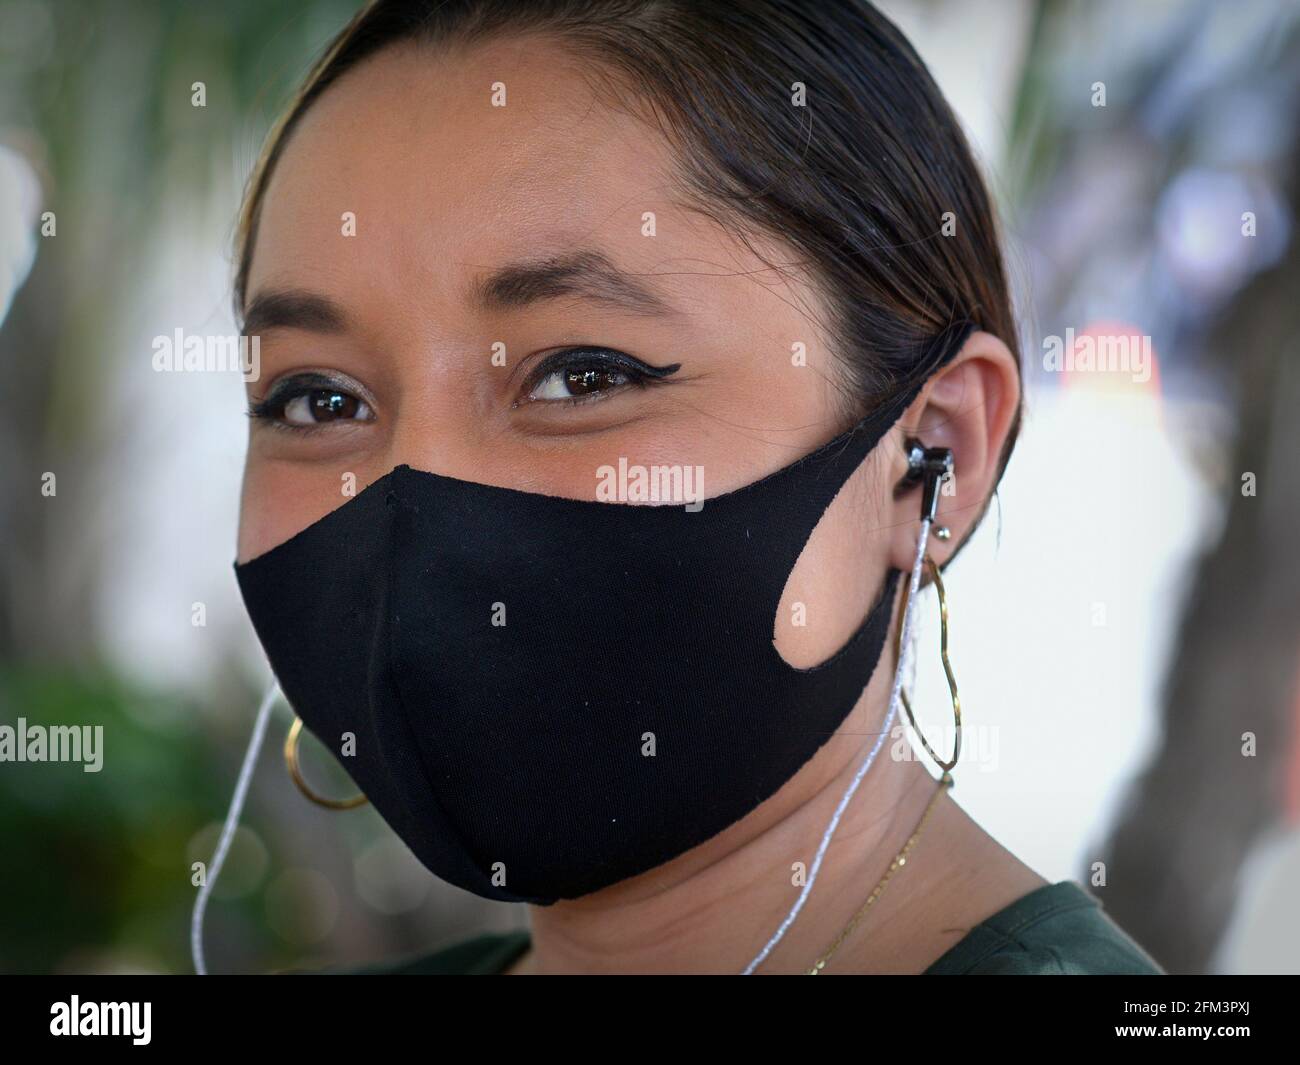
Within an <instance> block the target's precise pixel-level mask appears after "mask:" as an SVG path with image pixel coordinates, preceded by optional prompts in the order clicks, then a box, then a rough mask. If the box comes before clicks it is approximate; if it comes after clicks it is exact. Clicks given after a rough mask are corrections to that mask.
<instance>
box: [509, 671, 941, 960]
mask: <svg viewBox="0 0 1300 1065" xmlns="http://www.w3.org/2000/svg"><path fill="white" fill-rule="evenodd" d="M891 674H892V670H879V671H877V676H876V677H874V678H873V681H872V683H871V684H870V685H869V686H868V688H867V691H866V692H865V693H864V695H863V698H862V699H861V700H860V701H859V704H858V706H857V707H856V708H855V710H854V712H853V713H852V714H850V716H849V719H848V720H846V722H845V724H844V727H843V728H842V729H841V730H840V732H839V733H838V734H837V735H836V736H834V737H832V739H831V740H830V741H829V742H828V743H827V744H826V745H825V746H824V747H822V749H821V750H820V751H818V753H817V755H816V756H814V758H812V759H811V760H810V761H809V762H808V763H807V765H805V766H804V767H803V768H802V769H801V770H800V771H799V773H798V774H797V775H796V776H795V777H794V778H793V779H792V780H791V781H790V782H789V783H788V784H787V785H786V786H785V787H784V788H782V789H781V791H780V792H779V793H778V794H777V795H775V796H773V797H772V798H771V799H769V800H768V801H767V802H765V803H763V804H762V805H760V806H759V807H758V808H757V809H756V810H754V811H753V812H752V813H751V814H749V815H748V816H747V817H745V818H743V819H742V820H741V821H739V822H737V823H736V824H735V825H732V826H731V827H730V828H728V829H726V830H725V831H724V832H722V833H720V834H719V835H718V836H716V837H714V838H713V839H711V840H709V841H708V842H707V843H704V844H702V845H700V846H699V847H696V848H694V849H693V850H691V851H689V852H687V853H686V854H684V855H682V856H681V857H679V858H677V859H674V860H673V861H672V862H669V863H667V864H666V865H663V866H660V867H658V868H656V869H653V870H651V871H650V872H648V873H645V874H642V875H641V876H638V877H634V878H632V879H630V880H627V881H623V882H621V883H619V884H615V885H613V886H612V887H609V888H606V889H604V890H602V891H598V892H593V893H592V894H590V895H587V896H584V897H583V898H581V899H575V900H566V901H561V902H557V903H555V904H554V905H553V906H546V907H531V908H530V909H531V918H532V921H531V923H532V944H533V945H532V949H531V950H530V951H529V953H528V955H526V956H525V958H524V959H523V961H522V963H521V964H520V965H518V966H516V968H515V969H514V970H512V972H517V973H555V974H561V973H588V974H614V973H681V974H685V973H739V972H741V971H742V970H744V968H745V967H746V966H747V965H748V964H749V962H750V961H751V960H752V959H753V958H754V957H755V956H756V955H757V954H758V952H759V951H760V950H761V949H762V948H763V946H764V944H766V943H767V941H768V940H769V938H770V937H771V936H772V935H773V933H774V932H775V931H776V930H777V928H778V927H779V926H780V924H781V922H782V921H783V920H784V919H785V917H786V915H787V914H788V913H789V911H790V908H791V906H792V905H793V904H794V902H795V900H796V899H797V898H798V896H799V893H800V891H801V889H802V886H803V884H804V883H805V882H806V878H807V876H808V875H809V874H810V873H811V870H812V865H813V861H814V858H815V856H816V852H817V848H818V846H819V845H820V843H821V840H822V836H823V833H824V832H825V830H826V826H827V825H828V824H829V822H830V820H831V817H832V816H833V814H834V811H835V809H836V807H837V806H838V805H839V803H840V800H841V798H842V797H843V795H844V792H845V789H846V788H847V787H848V785H849V783H850V782H851V781H852V779H853V777H854V775H855V774H856V773H857V771H858V769H859V767H860V766H861V764H862V761H863V759H864V758H865V757H866V756H867V754H868V752H869V751H870V750H871V748H872V746H873V745H874V743H875V741H876V739H877V737H878V735H879V732H880V729H881V726H882V724H883V722H884V717H885V705H884V704H885V702H886V701H887V700H888V697H889V684H890V682H891V681H892V679H893V678H892V675H891ZM882 680H883V685H882V684H881V683H879V682H880V681H882ZM894 725H895V726H896V725H897V720H895V721H894ZM900 750H901V751H903V752H905V754H906V755H907V757H905V758H903V759H899V758H898V752H899V751H900ZM934 786H935V782H934V779H933V777H931V776H930V774H929V773H928V772H927V771H926V769H925V768H924V767H923V766H922V765H921V764H920V763H919V762H917V761H916V760H915V758H914V756H913V755H912V752H911V748H910V746H909V745H908V744H907V742H906V741H905V740H902V739H901V733H895V732H893V731H892V730H891V734H890V735H888V736H886V737H885V741H884V743H883V744H882V745H881V748H880V750H879V751H878V753H877V755H876V759H875V762H874V763H873V765H872V766H871V768H870V769H869V770H868V771H867V773H866V775H865V776H864V777H863V779H862V780H861V782H860V783H859V786H858V788H857V790H856V792H855V793H854V795H853V797H852V799H850V801H849V804H848V806H847V807H846V808H845V810H844V812H843V814H842V815H841V818H840V822H839V825H838V827H837V829H836V831H835V834H834V835H833V837H832V839H831V842H830V844H829V846H828V847H827V849H826V852H825V854H824V856H823V859H822V864H821V867H820V870H819V872H818V874H817V879H816V881H815V883H814V885H813V888H812V890H811V891H810V892H809V895H808V898H807V899H806V900H805V903H804V906H803V908H802V910H801V911H800V913H799V915H798V917H797V918H796V920H795V921H794V923H793V924H792V925H791V926H790V927H789V928H788V929H787V931H786V933H785V935H784V936H783V937H782V939H781V940H780V942H779V943H778V944H777V945H776V946H775V948H774V949H773V950H772V951H771V953H770V954H769V955H768V957H767V958H766V959H765V960H764V961H763V963H762V964H761V965H760V966H758V968H757V969H756V970H755V971H756V972H758V973H801V972H804V971H806V970H807V969H808V968H810V967H811V966H812V964H813V963H814V962H815V961H816V960H817V959H818V958H819V957H821V956H822V954H823V953H824V952H825V950H826V949H827V947H829V946H830V944H831V943H832V942H833V941H834V940H835V939H836V937H837V936H838V935H839V933H840V931H841V930H842V929H843V927H844V926H845V925H846V924H847V923H848V921H849V920H850V919H851V918H852V917H853V915H854V914H855V913H856V912H857V911H858V909H859V908H860V907H861V906H862V905H863V903H865V902H866V900H867V898H868V896H869V895H870V894H871V891H872V889H873V888H874V887H875V886H876V884H877V882H878V881H879V880H880V878H881V877H882V876H883V875H884V873H885V871H886V870H887V869H888V868H889V864H890V862H891V861H892V860H893V858H894V856H895V855H896V854H897V853H898V852H899V850H901V849H902V847H903V845H904V844H905V843H906V841H907V839H908V837H909V836H910V835H911V834H912V832H913V831H914V829H915V827H916V823H917V820H918V819H919V818H920V816H921V814H922V813H923V811H924V809H925V807H926V805H927V804H928V803H929V801H930V799H931V797H932V796H933V789H934ZM940 802H941V804H948V803H949V802H950V800H948V799H947V798H943V799H941V800H940ZM937 813H939V811H936V814H937ZM917 846H918V848H920V847H921V846H922V844H921V843H918V845H917ZM913 864H914V863H913V862H911V861H910V860H909V863H908V865H907V866H905V867H904V869H903V870H900V871H899V872H898V873H896V874H895V877H894V880H895V881H898V882H899V883H901V882H902V880H903V879H905V878H907V873H909V872H914V869H913ZM916 864H920V863H916ZM927 864H928V863H927ZM800 870H802V877H800V876H799V871H800ZM916 871H919V870H916ZM924 886H925V885H924V884H918V883H916V882H915V881H913V882H911V883H909V884H907V885H905V886H903V887H901V888H899V887H897V886H896V885H895V884H894V881H891V887H892V889H893V892H894V894H893V895H891V893H890V891H886V892H885V893H884V894H883V895H882V896H881V897H880V899H879V900H878V901H877V902H875V903H873V905H872V907H871V909H870V910H869V911H868V914H867V915H866V916H865V917H864V918H863V919H862V921H860V922H859V924H858V926H857V928H856V929H855V930H854V932H853V934H852V936H851V937H850V938H849V940H846V942H845V944H844V945H843V946H842V947H841V948H840V949H839V952H837V954H836V959H837V960H839V959H840V958H841V956H843V957H844V958H850V957H851V958H852V959H853V961H854V964H855V967H856V966H862V965H866V966H867V967H871V964H872V959H871V954H872V950H871V946H870V940H871V937H872V933H873V930H874V929H876V928H877V927H879V926H881V925H885V924H886V923H888V922H891V918H893V917H897V916H898V914H899V913H900V912H903V911H906V912H908V913H914V912H915V911H916V909H917V899H918V891H919V889H921V888H923V887H924ZM897 923H898V922H897V921H892V923H891V925H890V935H889V936H887V937H882V938H881V951H883V952H886V953H888V954H889V955H890V956H891V957H892V958H893V959H894V961H895V962H897V954H898V949H899V948H898V932H899V929H898V928H897V927H896V925H897ZM864 940H865V941H867V942H866V945H865V946H864V942H863V941H864ZM831 964H832V965H833V964H834V962H832V963H831ZM828 968H829V967H828Z"/></svg>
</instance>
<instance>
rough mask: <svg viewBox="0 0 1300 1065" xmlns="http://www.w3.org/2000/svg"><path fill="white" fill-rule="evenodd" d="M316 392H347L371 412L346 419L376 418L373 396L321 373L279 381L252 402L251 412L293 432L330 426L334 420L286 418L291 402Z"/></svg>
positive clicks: (344, 393) (253, 416) (249, 411)
mask: <svg viewBox="0 0 1300 1065" xmlns="http://www.w3.org/2000/svg"><path fill="white" fill-rule="evenodd" d="M314 392H333V393H336V394H338V395H341V396H346V397H348V398H350V399H353V400H356V402H357V403H359V404H361V405H363V406H364V407H365V408H366V410H367V411H369V412H370V416H369V417H368V418H347V419H343V420H345V421H352V422H367V421H373V420H374V407H373V405H372V404H371V402H370V400H368V399H365V398H363V397H362V396H361V395H360V394H359V392H360V390H359V389H357V387H356V385H355V384H353V383H352V382H350V381H341V380H338V379H336V378H334V377H331V376H329V375H328V374H322V373H304V374H298V375H296V376H294V377H287V378H285V379H284V380H281V381H277V382H276V383H275V384H274V385H272V386H271V389H270V391H268V392H267V394H266V395H265V396H264V397H263V398H262V399H260V400H258V401H257V402H256V403H253V404H251V405H250V406H249V408H248V416H249V417H250V418H258V419H262V420H263V421H264V422H265V424H267V425H269V426H271V427H272V428H274V429H279V430H283V431H285V432H291V433H313V432H317V431H319V430H321V429H325V428H328V427H329V426H330V424H332V423H330V422H328V421H325V422H320V423H318V424H316V425H304V424H299V423H295V422H289V421H286V420H285V408H287V407H288V405H289V404H290V403H292V402H293V401H294V400H295V399H301V398H302V397H303V396H310V395H311V394H312V393H314Z"/></svg>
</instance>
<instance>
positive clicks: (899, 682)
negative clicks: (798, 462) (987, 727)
mask: <svg viewBox="0 0 1300 1065" xmlns="http://www.w3.org/2000/svg"><path fill="white" fill-rule="evenodd" d="M908 464H909V480H915V479H916V478H917V477H918V476H919V477H922V478H924V479H925V492H924V494H923V498H922V501H921V531H920V533H919V535H918V536H917V538H916V559H915V561H913V563H912V576H911V582H910V584H909V592H908V596H907V607H906V609H905V610H904V611H903V624H902V629H901V633H900V637H901V638H900V647H901V650H900V651H899V655H898V666H897V668H896V669H895V670H894V684H893V688H892V689H891V691H890V693H889V713H888V714H886V715H885V723H884V725H883V727H882V728H881V730H880V734H879V735H878V736H877V737H876V742H875V743H874V744H873V745H872V747H871V750H870V751H869V752H868V753H867V756H866V758H864V759H863V760H862V765H861V766H859V767H858V771H857V772H856V773H855V774H854V775H853V780H852V781H850V783H849V786H848V787H847V788H845V789H844V795H843V796H842V797H841V798H840V801H839V805H838V806H836V807H835V813H834V814H833V815H832V817H831V819H830V822H829V823H828V824H827V826H826V831H825V832H824V833H822V841H821V844H820V845H819V846H818V848H817V853H816V855H815V856H814V857H813V863H812V868H811V869H810V870H809V871H808V880H807V882H806V883H805V884H804V886H803V890H802V891H800V892H799V897H798V898H797V899H795V903H794V905H793V906H792V907H790V912H789V913H788V914H786V917H785V920H784V921H782V922H781V925H780V927H779V928H778V929H777V930H776V932H774V933H773V935H772V938H771V939H769V940H768V941H767V943H766V945H765V946H764V947H763V949H762V950H760V951H759V952H758V954H757V955H756V956H755V958H754V960H753V961H751V962H750V963H749V964H748V965H747V966H745V968H744V971H743V972H741V974H740V975H741V976H752V975H753V973H754V970H755V969H757V968H758V966H759V965H761V964H762V963H763V961H764V960H765V959H766V958H767V956H768V955H769V954H770V953H771V952H772V950H773V948H774V947H775V946H776V945H777V944H778V943H780V942H781V939H782V938H783V937H784V936H785V934H786V932H787V931H789V929H790V926H791V925H792V924H794V921H795V918H796V917H798V916H799V911H800V910H802V909H803V904H804V903H805V902H806V901H807V899H808V896H809V894H811V892H812V888H813V884H814V883H816V881H817V874H818V872H819V871H820V870H821V865H822V858H823V857H824V856H825V854H826V848H827V847H829V846H830V843H831V837H832V836H834V835H835V830H836V829H837V828H838V827H839V824H840V817H841V816H842V815H843V813H844V810H845V808H846V807H847V806H848V805H849V801H850V800H851V799H852V798H853V795H854V793H855V792H856V791H857V790H858V785H859V784H861V783H862V778H863V777H864V776H866V775H867V770H868V769H870V768H871V766H872V764H873V763H874V762H875V760H876V755H877V754H879V753H880V748H881V747H882V746H884V743H885V737H886V736H888V735H889V733H890V732H891V731H892V729H893V723H894V718H895V717H896V716H897V715H898V703H899V693H900V692H901V691H902V689H903V676H904V672H905V666H906V665H907V664H908V663H910V662H911V660H912V658H913V655H914V650H915V648H914V646H913V645H914V643H915V641H914V640H913V638H912V621H913V615H914V610H913V608H914V607H915V606H916V599H917V592H918V591H919V589H920V587H921V566H922V565H923V563H924V561H925V549H926V547H927V545H928V544H929V542H930V527H931V526H932V525H933V524H934V519H935V515H936V512H937V510H938V503H939V484H940V482H941V481H942V479H943V477H944V476H946V475H947V474H948V473H951V472H952V452H951V451H948V450H947V449H946V448H932V449H929V450H926V449H924V448H921V446H920V445H919V444H915V443H914V442H912V441H909V442H908Z"/></svg>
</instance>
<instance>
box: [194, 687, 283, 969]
mask: <svg viewBox="0 0 1300 1065" xmlns="http://www.w3.org/2000/svg"><path fill="white" fill-rule="evenodd" d="M279 694H280V685H279V684H278V683H277V682H275V681H272V682H271V686H270V687H269V688H268V689H267V690H266V694H265V695H264V696H263V697H262V705H261V707H260V708H259V709H258V711H257V720H256V722H254V724H253V735H252V736H251V737H250V739H249V741H248V750H246V751H245V752H244V764H243V766H242V767H240V770H239V782H238V783H237V784H236V785H235V794H234V796H233V798H231V800H230V809H229V810H228V811H227V812H226V823H225V824H224V825H223V826H222V829H221V838H220V840H219V841H218V842H217V849H216V852H215V853H214V854H213V855H212V861H211V862H210V863H209V864H208V875H207V876H206V877H205V878H204V882H203V885H202V886H201V887H200V888H199V894H198V897H197V898H196V899H195V900H194V912H193V914H192V915H191V916H190V953H191V954H192V955H193V957H194V972H195V973H196V974H197V975H198V976H206V975H207V974H208V969H207V964H206V962H205V959H204V957H203V917H204V915H205V914H206V913H207V909H208V899H209V898H210V897H211V895H212V889H213V888H214V887H215V886H216V883H217V877H218V876H220V875H221V867H222V866H223V865H224V864H225V862H226V855H227V853H229V851H230V844H231V841H232V840H233V839H234V838H235V829H236V828H238V827H239V814H240V812H241V811H242V810H243V808H244V799H245V798H247V796H248V785H249V783H250V782H251V781H252V779H253V767H254V766H256V765H257V756H258V754H259V753H260V752H261V750H262V740H263V739H264V738H265V736H266V725H267V722H269V721H270V720H271V708H272V707H273V706H274V705H275V700H276V697H277V696H278V695H279Z"/></svg>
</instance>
